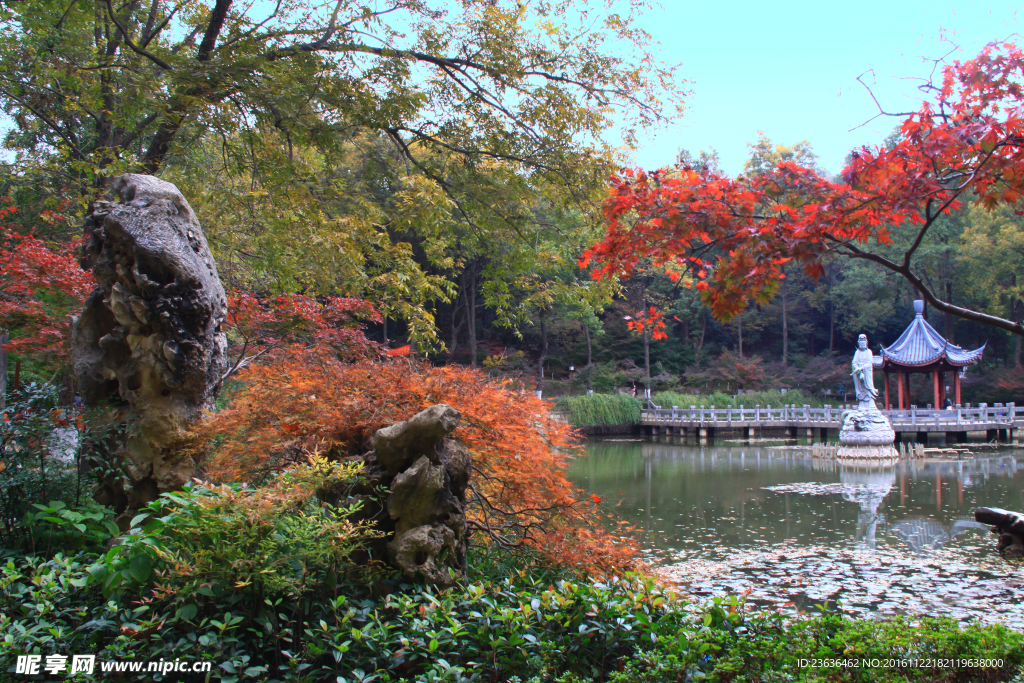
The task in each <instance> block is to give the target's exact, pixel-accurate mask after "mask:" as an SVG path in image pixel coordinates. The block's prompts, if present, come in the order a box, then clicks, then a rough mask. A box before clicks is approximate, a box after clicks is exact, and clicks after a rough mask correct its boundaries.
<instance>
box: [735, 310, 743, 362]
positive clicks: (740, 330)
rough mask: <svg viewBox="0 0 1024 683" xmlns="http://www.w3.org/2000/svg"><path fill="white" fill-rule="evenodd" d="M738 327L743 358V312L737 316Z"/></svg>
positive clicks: (741, 356) (740, 350)
mask: <svg viewBox="0 0 1024 683" xmlns="http://www.w3.org/2000/svg"><path fill="white" fill-rule="evenodd" d="M736 329H737V330H739V335H740V343H739V352H740V358H743V314H742V313H740V314H739V315H737V316H736Z"/></svg>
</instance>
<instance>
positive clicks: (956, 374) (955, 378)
mask: <svg viewBox="0 0 1024 683" xmlns="http://www.w3.org/2000/svg"><path fill="white" fill-rule="evenodd" d="M953 394H954V395H955V396H956V401H954V403H955V404H956V405H961V402H960V373H959V372H956V371H954V372H953Z"/></svg>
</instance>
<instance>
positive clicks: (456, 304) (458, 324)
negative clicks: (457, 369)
mask: <svg viewBox="0 0 1024 683" xmlns="http://www.w3.org/2000/svg"><path fill="white" fill-rule="evenodd" d="M465 294H466V289H465V287H463V288H462V289H460V290H459V293H458V295H456V297H455V301H453V302H452V317H451V321H450V328H451V329H450V332H451V339H452V343H451V345H450V346H449V347H448V357H449V358H455V351H456V349H457V348H458V347H459V332H460V331H461V330H462V324H463V323H464V322H466V321H465V320H459V308H460V307H461V306H462V299H463V297H465Z"/></svg>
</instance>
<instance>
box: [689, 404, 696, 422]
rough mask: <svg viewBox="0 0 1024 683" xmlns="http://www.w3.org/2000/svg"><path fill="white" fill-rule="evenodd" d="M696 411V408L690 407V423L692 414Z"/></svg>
mask: <svg viewBox="0 0 1024 683" xmlns="http://www.w3.org/2000/svg"><path fill="white" fill-rule="evenodd" d="M696 411H697V406H690V422H693V418H694V413H696Z"/></svg>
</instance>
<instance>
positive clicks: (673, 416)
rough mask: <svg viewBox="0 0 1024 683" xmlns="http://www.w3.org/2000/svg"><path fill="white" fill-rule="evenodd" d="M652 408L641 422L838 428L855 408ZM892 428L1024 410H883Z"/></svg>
mask: <svg viewBox="0 0 1024 683" xmlns="http://www.w3.org/2000/svg"><path fill="white" fill-rule="evenodd" d="M650 405H651V406H652V407H649V408H646V409H644V410H643V411H641V420H642V421H643V422H700V423H712V422H787V423H791V422H801V423H815V422H819V423H824V424H831V425H836V424H840V422H841V420H842V414H843V411H844V410H852V409H854V408H856V406H853V405H844V406H825V407H824V408H812V407H810V406H809V405H802V406H798V405H782V406H753V407H749V408H748V407H746V406H738V407H736V408H716V407H715V406H710V407H706V406H687V407H680V406H672V407H671V408H667V407H654V406H653V404H650ZM881 412H882V414H884V415H885V416H886V417H888V418H889V421H890V422H891V423H892V424H893V427H915V426H922V427H923V426H926V425H935V426H942V425H951V426H952V425H965V424H967V425H970V424H1007V425H1010V424H1013V422H1014V421H1015V420H1016V419H1017V415H1018V414H1020V415H1021V418H1022V419H1024V410H1022V411H1021V412H1020V413H1018V412H1017V406H1016V405H1014V404H1013V403H1007V404H1006V405H1001V404H1000V405H994V406H987V405H981V406H974V407H971V408H963V407H956V408H949V409H945V410H936V409H934V408H917V407H915V406H911V408H910V409H909V410H883V411H881Z"/></svg>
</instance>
